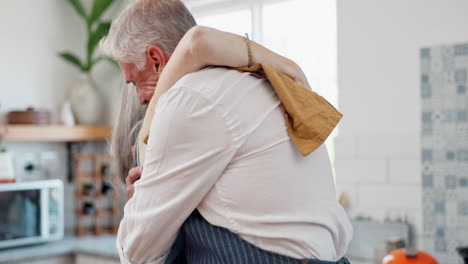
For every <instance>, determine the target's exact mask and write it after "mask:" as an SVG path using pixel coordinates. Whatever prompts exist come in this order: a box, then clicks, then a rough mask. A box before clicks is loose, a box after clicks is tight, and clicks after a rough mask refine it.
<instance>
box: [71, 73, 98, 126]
mask: <svg viewBox="0 0 468 264" xmlns="http://www.w3.org/2000/svg"><path fill="white" fill-rule="evenodd" d="M69 100H70V103H71V108H72V111H73V114H74V116H75V118H76V121H77V123H78V124H80V125H96V124H98V123H99V121H100V119H101V112H102V105H101V103H102V101H101V98H100V94H99V93H98V90H97V88H96V84H95V83H94V81H93V79H92V78H91V76H90V75H89V74H82V75H81V76H80V78H78V79H77V80H76V82H75V83H74V85H72V87H71V91H70V98H69Z"/></svg>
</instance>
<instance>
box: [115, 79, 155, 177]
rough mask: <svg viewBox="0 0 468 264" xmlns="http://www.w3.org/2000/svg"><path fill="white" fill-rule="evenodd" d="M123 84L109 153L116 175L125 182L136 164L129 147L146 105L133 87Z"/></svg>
mask: <svg viewBox="0 0 468 264" xmlns="http://www.w3.org/2000/svg"><path fill="white" fill-rule="evenodd" d="M123 86H124V87H123V88H122V98H121V99H120V112H119V115H118V118H117V123H116V124H115V125H114V129H113V133H112V141H111V153H112V155H113V156H114V157H115V159H116V164H115V172H116V174H117V177H118V178H120V179H122V180H123V181H124V182H125V178H126V176H127V173H128V171H129V170H130V169H131V168H133V167H135V166H136V163H135V161H134V160H133V155H132V151H131V149H132V147H133V146H134V145H135V143H136V139H137V137H138V134H139V132H140V128H141V125H142V123H143V118H144V116H145V112H146V108H147V106H146V105H141V104H140V102H139V101H138V96H137V93H136V91H135V89H134V88H133V87H128V86H127V84H124V85H123Z"/></svg>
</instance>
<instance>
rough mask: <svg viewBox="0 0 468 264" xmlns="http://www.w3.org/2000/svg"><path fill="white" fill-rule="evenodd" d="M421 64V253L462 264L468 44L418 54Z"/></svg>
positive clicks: (467, 214) (467, 213) (467, 183)
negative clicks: (422, 247)
mask: <svg viewBox="0 0 468 264" xmlns="http://www.w3.org/2000/svg"><path fill="white" fill-rule="evenodd" d="M420 59H421V82H420V83H421V98H422V100H421V102H422V103H421V110H422V114H421V118H422V185H423V199H422V200H423V236H424V249H425V250H427V251H429V252H430V253H431V254H433V255H435V256H436V258H437V259H438V260H439V262H440V263H447V264H452V263H453V264H457V263H460V264H461V263H462V260H461V258H460V257H459V256H458V254H457V253H456V247H459V246H466V247H468V91H467V85H468V82H467V79H468V44H459V45H453V46H439V47H432V48H423V49H421V52H420Z"/></svg>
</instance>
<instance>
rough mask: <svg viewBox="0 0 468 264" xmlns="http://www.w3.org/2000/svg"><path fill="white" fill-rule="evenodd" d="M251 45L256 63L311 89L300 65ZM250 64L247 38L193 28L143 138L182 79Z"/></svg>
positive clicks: (160, 88)
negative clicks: (212, 68)
mask: <svg viewBox="0 0 468 264" xmlns="http://www.w3.org/2000/svg"><path fill="white" fill-rule="evenodd" d="M250 43H251V48H252V53H253V61H254V63H263V64H267V65H269V66H271V67H273V68H275V69H276V70H278V71H280V72H283V73H284V74H286V75H288V76H290V77H291V78H292V79H293V80H294V81H295V82H298V83H299V84H301V85H302V86H304V87H307V88H309V89H310V86H309V84H308V83H307V79H306V77H305V74H304V73H303V72H302V70H301V69H300V67H299V66H298V65H297V64H296V63H294V62H293V61H292V60H290V59H288V58H285V57H283V56H281V55H279V54H276V53H274V52H272V51H271V50H269V49H267V48H265V47H263V46H262V45H259V44H257V43H255V42H253V41H251V42H250ZM247 64H248V52H247V44H246V42H245V38H244V37H242V36H239V35H236V34H232V33H228V32H223V31H219V30H216V29H214V28H209V27H204V26H195V27H193V28H192V29H190V30H189V31H188V32H187V33H186V34H185V35H184V37H183V38H182V39H181V41H180V42H179V44H178V45H177V48H176V49H175V50H174V53H173V54H172V56H171V58H170V59H169V61H168V63H167V65H166V67H165V68H164V70H163V72H162V74H161V76H160V78H159V81H158V84H157V86H156V90H155V93H154V95H153V97H152V99H151V101H150V103H149V105H148V109H147V111H146V115H145V119H144V122H143V126H142V129H141V130H140V138H141V136H144V135H147V134H148V131H149V125H150V123H151V120H152V118H153V115H154V110H155V108H156V104H157V101H158V100H159V97H160V96H161V95H162V94H163V93H165V92H166V91H167V90H168V89H169V88H170V87H172V85H174V84H175V83H176V82H177V81H178V80H179V79H180V78H182V76H184V75H186V74H188V73H191V72H195V71H198V70H201V69H203V68H204V67H206V66H211V65H214V66H228V67H233V68H236V67H242V66H246V65H247ZM139 151H140V162H141V163H140V164H143V162H144V158H145V156H144V155H145V144H143V142H142V140H139Z"/></svg>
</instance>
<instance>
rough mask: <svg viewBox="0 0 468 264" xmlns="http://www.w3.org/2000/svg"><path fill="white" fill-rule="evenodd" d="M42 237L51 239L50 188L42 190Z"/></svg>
mask: <svg viewBox="0 0 468 264" xmlns="http://www.w3.org/2000/svg"><path fill="white" fill-rule="evenodd" d="M40 208H41V237H43V238H48V237H49V188H42V189H41V203H40Z"/></svg>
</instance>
